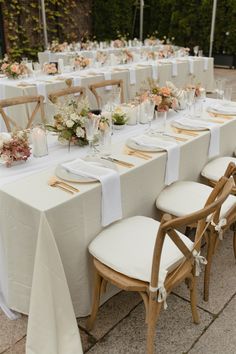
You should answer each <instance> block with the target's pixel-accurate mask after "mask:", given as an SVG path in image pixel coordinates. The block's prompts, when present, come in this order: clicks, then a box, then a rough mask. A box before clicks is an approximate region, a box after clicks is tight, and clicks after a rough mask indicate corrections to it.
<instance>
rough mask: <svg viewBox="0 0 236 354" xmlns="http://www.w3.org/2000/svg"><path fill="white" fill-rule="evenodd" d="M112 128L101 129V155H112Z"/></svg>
mask: <svg viewBox="0 0 236 354" xmlns="http://www.w3.org/2000/svg"><path fill="white" fill-rule="evenodd" d="M111 135H112V131H111V129H110V128H109V129H106V130H101V131H100V137H99V151H100V155H101V156H109V155H111Z"/></svg>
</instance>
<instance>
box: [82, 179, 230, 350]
mask: <svg viewBox="0 0 236 354" xmlns="http://www.w3.org/2000/svg"><path fill="white" fill-rule="evenodd" d="M232 184H233V181H232V179H228V178H226V177H222V179H221V180H220V181H219V182H218V183H217V185H216V186H215V188H214V190H213V191H212V193H211V194H210V196H209V197H208V199H207V201H206V204H205V206H204V208H203V209H201V210H199V211H196V212H195V213H192V214H189V215H185V216H184V217H179V218H175V219H173V218H172V217H171V216H170V215H168V214H165V215H164V216H163V218H162V221H161V223H159V222H158V221H156V220H154V219H151V218H148V217H144V216H137V217H130V218H127V219H123V220H121V221H118V222H116V223H113V224H112V225H111V226H108V227H107V228H106V229H105V230H103V231H102V232H101V233H100V234H99V235H98V236H97V237H96V238H95V239H94V240H93V241H92V243H91V244H90V246H89V251H90V253H91V254H92V256H93V263H94V267H95V287H94V299H93V305H92V311H91V316H90V317H89V319H88V321H87V328H88V329H89V330H90V329H91V328H92V327H93V324H94V321H95V318H96V314H97V311H98V307H99V301H100V297H101V295H102V294H103V293H104V292H105V291H106V285H107V282H110V283H112V284H113V285H115V286H117V287H118V288H120V289H123V290H126V291H137V292H138V293H139V294H140V295H141V297H142V299H143V301H144V305H145V309H146V323H147V327H148V328H147V353H148V354H153V353H154V335H155V328H156V323H157V320H158V317H159V314H160V310H161V308H162V305H163V302H164V304H165V301H166V296H167V295H168V294H169V293H170V292H171V291H172V290H173V288H175V287H176V286H177V285H178V284H179V283H180V282H182V281H184V280H186V281H187V283H188V287H189V289H190V301H191V310H192V317H193V321H194V322H195V323H199V317H198V313H197V303H196V283H195V276H196V275H197V274H196V271H199V263H200V262H202V263H203V262H204V261H205V259H204V257H201V256H200V246H201V239H202V237H203V234H204V232H205V230H206V222H207V218H209V217H210V218H211V220H213V221H214V222H215V223H217V222H218V220H219V213H220V208H221V205H222V203H223V202H224V201H225V200H226V198H227V197H228V195H229V194H230V191H231V189H232ZM190 223H197V230H196V234H195V241H194V242H192V241H191V240H190V239H188V238H187V237H186V236H185V235H183V234H181V233H180V232H178V231H176V229H178V228H180V227H183V226H185V225H188V224H190Z"/></svg>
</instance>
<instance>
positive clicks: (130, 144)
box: [126, 138, 165, 152]
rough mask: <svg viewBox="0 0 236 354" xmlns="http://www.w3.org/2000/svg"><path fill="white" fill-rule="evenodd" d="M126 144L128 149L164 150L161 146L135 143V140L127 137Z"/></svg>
mask: <svg viewBox="0 0 236 354" xmlns="http://www.w3.org/2000/svg"><path fill="white" fill-rule="evenodd" d="M126 145H127V146H128V147H129V148H130V149H134V150H138V151H149V152H162V151H165V150H164V149H163V148H159V147H157V148H153V147H148V146H141V145H139V144H137V143H136V142H135V141H133V140H132V138H130V139H128V140H127V141H126Z"/></svg>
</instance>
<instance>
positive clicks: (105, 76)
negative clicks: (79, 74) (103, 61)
mask: <svg viewBox="0 0 236 354" xmlns="http://www.w3.org/2000/svg"><path fill="white" fill-rule="evenodd" d="M103 75H104V79H105V80H111V72H110V71H104V72H103ZM111 89H112V86H106V87H105V90H107V91H110V90H111Z"/></svg>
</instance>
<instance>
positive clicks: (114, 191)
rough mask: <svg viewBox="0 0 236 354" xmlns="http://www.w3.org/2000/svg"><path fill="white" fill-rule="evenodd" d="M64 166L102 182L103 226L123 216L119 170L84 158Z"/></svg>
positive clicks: (75, 172)
mask: <svg viewBox="0 0 236 354" xmlns="http://www.w3.org/2000/svg"><path fill="white" fill-rule="evenodd" d="M62 166H63V167H64V168H65V169H66V170H68V171H70V172H72V173H74V174H78V175H81V176H84V177H92V178H95V179H96V180H99V181H100V182H101V185H102V205H101V214H102V215H101V219H102V226H107V225H109V224H111V223H112V222H114V221H116V220H119V219H121V218H122V207H121V191H120V176H119V174H118V172H117V171H115V170H112V169H110V168H105V167H103V166H102V165H100V164H98V163H97V162H95V163H94V162H89V161H84V160H82V159H76V160H73V161H71V162H66V163H64V164H62Z"/></svg>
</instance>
